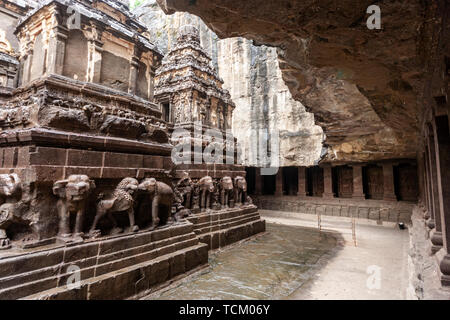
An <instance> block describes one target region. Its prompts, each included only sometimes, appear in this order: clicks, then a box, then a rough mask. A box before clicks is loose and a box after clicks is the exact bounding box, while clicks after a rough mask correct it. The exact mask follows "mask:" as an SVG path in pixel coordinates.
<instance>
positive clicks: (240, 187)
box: [234, 176, 247, 205]
mask: <svg viewBox="0 0 450 320" xmlns="http://www.w3.org/2000/svg"><path fill="white" fill-rule="evenodd" d="M234 202H235V204H236V205H241V204H245V203H247V181H246V180H245V178H244V177H242V176H237V177H235V178H234Z"/></svg>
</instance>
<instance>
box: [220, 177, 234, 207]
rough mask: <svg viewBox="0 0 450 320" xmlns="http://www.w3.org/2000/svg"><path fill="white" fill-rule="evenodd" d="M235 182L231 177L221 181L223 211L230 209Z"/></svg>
mask: <svg viewBox="0 0 450 320" xmlns="http://www.w3.org/2000/svg"><path fill="white" fill-rule="evenodd" d="M233 189H234V187H233V180H232V179H231V178H230V177H228V176H227V177H223V178H222V179H220V204H221V207H222V209H223V208H228V207H229V203H230V200H231V197H232V195H233Z"/></svg>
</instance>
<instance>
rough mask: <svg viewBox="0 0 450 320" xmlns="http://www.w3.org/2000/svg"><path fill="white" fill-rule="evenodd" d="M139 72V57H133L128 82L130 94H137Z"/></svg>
mask: <svg viewBox="0 0 450 320" xmlns="http://www.w3.org/2000/svg"><path fill="white" fill-rule="evenodd" d="M138 72H139V57H138V56H133V57H131V61H130V78H129V80H128V93H131V94H136V85H137V79H138Z"/></svg>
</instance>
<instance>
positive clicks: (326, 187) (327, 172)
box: [322, 166, 334, 199]
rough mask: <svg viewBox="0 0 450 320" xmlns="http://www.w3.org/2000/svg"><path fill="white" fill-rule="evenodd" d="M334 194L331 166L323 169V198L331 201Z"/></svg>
mask: <svg viewBox="0 0 450 320" xmlns="http://www.w3.org/2000/svg"><path fill="white" fill-rule="evenodd" d="M333 197H334V194H333V174H332V171H331V166H325V167H323V194H322V198H326V199H331V198H333Z"/></svg>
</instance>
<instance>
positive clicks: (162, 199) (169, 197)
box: [138, 178, 178, 229]
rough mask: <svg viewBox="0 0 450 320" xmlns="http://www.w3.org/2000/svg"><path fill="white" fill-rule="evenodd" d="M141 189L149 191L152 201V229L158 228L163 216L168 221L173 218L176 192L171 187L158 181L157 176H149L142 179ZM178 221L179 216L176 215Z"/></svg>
mask: <svg viewBox="0 0 450 320" xmlns="http://www.w3.org/2000/svg"><path fill="white" fill-rule="evenodd" d="M138 188H139V190H141V191H144V192H147V193H148V195H149V196H150V199H151V203H152V226H151V229H154V228H156V227H157V226H158V225H159V223H160V221H161V218H163V219H166V220H167V221H171V220H172V203H173V200H174V193H173V190H172V188H171V187H169V186H168V185H167V184H165V183H164V182H160V181H156V179H155V178H147V179H144V181H142V182H141V183H140V184H139V186H138ZM175 219H176V220H177V221H178V216H177V215H175Z"/></svg>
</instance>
